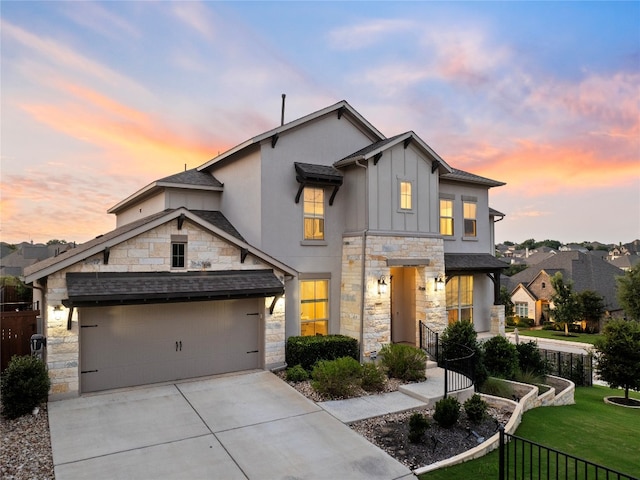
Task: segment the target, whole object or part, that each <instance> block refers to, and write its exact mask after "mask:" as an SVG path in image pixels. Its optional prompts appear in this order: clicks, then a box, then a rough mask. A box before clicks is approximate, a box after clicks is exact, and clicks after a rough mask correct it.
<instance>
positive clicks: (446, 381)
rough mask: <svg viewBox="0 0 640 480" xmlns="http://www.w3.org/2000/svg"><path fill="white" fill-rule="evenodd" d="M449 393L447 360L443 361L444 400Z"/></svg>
mask: <svg viewBox="0 0 640 480" xmlns="http://www.w3.org/2000/svg"><path fill="white" fill-rule="evenodd" d="M448 392H449V360H447V359H446V358H445V359H444V398H447V393H448Z"/></svg>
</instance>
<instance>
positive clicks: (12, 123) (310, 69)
mask: <svg viewBox="0 0 640 480" xmlns="http://www.w3.org/2000/svg"><path fill="white" fill-rule="evenodd" d="M0 8H1V10H0V12H1V18H2V20H1V21H2V24H1V32H0V35H1V40H2V46H1V48H2V51H1V53H2V58H1V67H2V71H1V86H2V90H1V105H0V107H1V120H2V124H1V134H2V144H1V155H2V157H1V167H2V169H1V171H0V175H1V180H2V199H1V202H2V203H1V206H2V211H1V219H2V230H1V232H0V236H1V237H2V240H3V241H8V242H18V241H22V240H34V241H35V242H42V241H47V240H49V239H51V238H64V239H66V240H68V241H78V242H83V241H86V240H88V239H90V238H93V237H94V236H96V235H98V234H101V233H104V232H106V231H109V230H111V229H112V228H113V227H114V225H115V221H114V220H115V219H114V218H113V216H110V215H108V214H107V213H106V211H107V209H108V208H110V207H111V206H113V205H114V204H116V203H117V202H118V201H120V200H121V199H123V198H125V197H126V196H128V195H129V194H131V193H133V192H134V191H136V190H138V189H139V188H141V187H143V186H145V185H146V184H148V183H149V182H151V181H153V180H155V179H158V178H161V177H164V176H167V175H170V174H173V173H176V172H179V171H182V170H183V169H184V165H185V164H186V165H187V166H188V167H189V168H191V167H196V166H198V165H200V164H202V163H205V162H206V161H207V160H208V159H210V158H211V157H213V156H215V155H216V154H217V153H218V152H222V151H224V150H226V149H228V148H230V147H233V146H234V145H237V144H238V143H241V142H242V141H244V140H246V139H247V138H250V137H252V136H254V135H257V134H259V133H261V132H263V131H265V130H267V129H270V128H273V127H274V126H276V125H277V124H278V123H279V121H280V102H281V94H282V93H286V94H287V106H286V120H287V121H290V120H294V119H295V118H298V117H300V116H303V115H306V114H308V113H311V112H313V111H316V110H318V109H321V108H323V107H325V106H328V105H331V104H333V103H335V102H336V101H339V100H342V99H345V100H347V101H348V102H349V103H350V104H351V105H352V106H353V107H354V108H356V110H358V111H359V112H360V113H361V114H362V115H363V116H364V117H365V118H367V119H368V120H369V121H370V122H371V123H373V125H375V126H376V127H377V128H378V129H379V130H381V131H382V132H383V133H384V134H385V135H387V136H392V135H395V134H397V133H401V132H404V131H407V130H413V131H415V132H416V133H417V134H418V135H419V136H420V137H421V138H422V139H423V140H424V141H425V142H427V143H428V144H429V145H430V146H431V147H432V148H433V149H434V150H436V151H437V152H438V153H439V154H440V155H441V156H442V157H443V158H444V159H445V160H446V161H447V162H448V163H449V164H450V165H452V166H454V167H457V168H460V169H463V170H467V171H470V172H473V173H476V174H479V175H484V176H488V177H490V178H494V179H497V180H501V181H504V182H507V185H506V186H504V187H500V188H496V189H492V190H491V206H492V207H493V208H495V209H497V210H500V211H501V212H503V213H505V214H507V216H506V218H505V219H504V220H503V221H502V222H500V223H498V224H497V225H496V234H497V240H498V241H503V240H513V241H523V240H525V239H527V238H536V239H539V240H542V239H545V238H552V239H558V240H561V241H565V242H566V241H582V240H599V241H602V242H615V243H617V242H627V241H631V240H633V239H635V238H639V237H640V27H639V25H640V2H481V1H478V2H102V3H94V2H11V1H3V2H2V3H1V4H0Z"/></svg>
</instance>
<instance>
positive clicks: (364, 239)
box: [355, 160, 369, 362]
mask: <svg viewBox="0 0 640 480" xmlns="http://www.w3.org/2000/svg"><path fill="white" fill-rule="evenodd" d="M355 164H356V165H357V166H358V167H360V168H364V169H365V175H364V198H365V203H364V221H365V226H364V230H363V231H362V257H361V262H360V265H361V267H360V270H361V272H360V284H361V285H362V289H361V292H360V294H361V298H360V362H363V361H364V299H365V297H366V292H367V284H366V282H365V266H366V263H365V256H366V253H367V234H368V233H369V179H368V178H367V174H366V170H367V166H366V165H362V164H361V163H359V161H358V160H356V161H355Z"/></svg>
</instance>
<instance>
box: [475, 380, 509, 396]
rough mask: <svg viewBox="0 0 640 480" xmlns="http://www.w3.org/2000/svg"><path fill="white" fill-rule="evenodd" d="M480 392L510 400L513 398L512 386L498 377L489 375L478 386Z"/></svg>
mask: <svg viewBox="0 0 640 480" xmlns="http://www.w3.org/2000/svg"><path fill="white" fill-rule="evenodd" d="M480 393H484V394H485V395H493V396H494V397H502V398H508V399H509V400H511V399H512V398H513V387H512V386H511V385H510V384H508V383H507V382H504V381H502V380H500V379H499V378H495V377H489V378H487V380H486V381H485V382H484V383H483V384H482V386H481V387H480Z"/></svg>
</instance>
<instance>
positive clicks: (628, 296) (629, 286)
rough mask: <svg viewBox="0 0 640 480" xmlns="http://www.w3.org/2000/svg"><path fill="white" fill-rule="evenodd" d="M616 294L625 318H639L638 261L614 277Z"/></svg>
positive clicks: (639, 281)
mask: <svg viewBox="0 0 640 480" xmlns="http://www.w3.org/2000/svg"><path fill="white" fill-rule="evenodd" d="M616 283H617V285H616V286H617V291H616V296H617V298H618V302H619V303H620V306H622V309H623V310H624V312H625V313H626V314H627V318H630V319H632V320H640V263H637V264H636V265H635V266H634V267H632V268H631V269H629V270H627V271H626V272H625V274H624V276H622V277H617V278H616Z"/></svg>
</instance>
